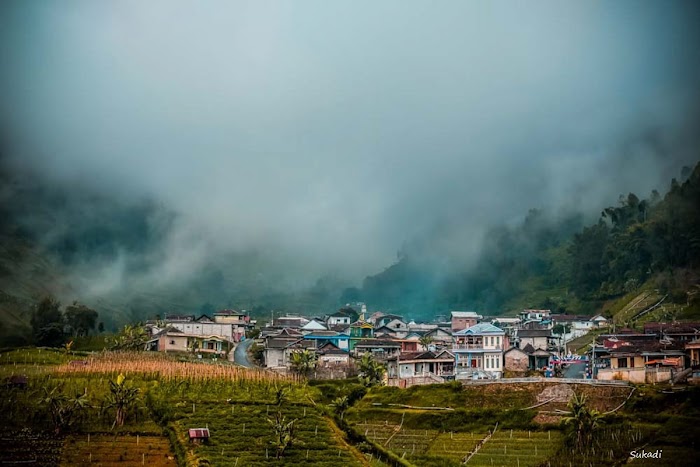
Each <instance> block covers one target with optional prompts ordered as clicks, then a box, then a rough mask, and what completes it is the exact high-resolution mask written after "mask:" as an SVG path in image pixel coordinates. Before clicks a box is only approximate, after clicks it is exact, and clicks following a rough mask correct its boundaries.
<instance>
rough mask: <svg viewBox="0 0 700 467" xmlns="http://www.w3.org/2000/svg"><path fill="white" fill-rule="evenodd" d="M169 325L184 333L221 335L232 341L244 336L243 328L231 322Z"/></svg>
mask: <svg viewBox="0 0 700 467" xmlns="http://www.w3.org/2000/svg"><path fill="white" fill-rule="evenodd" d="M168 325H169V326H172V327H174V328H175V329H179V330H180V331H182V332H184V333H186V334H194V335H198V336H212V335H215V336H221V337H225V338H227V339H229V340H231V341H233V342H238V341H240V340H241V338H242V337H243V336H245V328H241V327H238V326H237V325H233V324H221V323H197V322H185V323H168Z"/></svg>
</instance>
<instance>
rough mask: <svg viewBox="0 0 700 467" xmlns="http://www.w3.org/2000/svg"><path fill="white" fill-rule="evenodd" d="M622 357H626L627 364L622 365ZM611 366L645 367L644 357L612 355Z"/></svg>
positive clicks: (614, 368) (621, 367) (623, 367)
mask: <svg viewBox="0 0 700 467" xmlns="http://www.w3.org/2000/svg"><path fill="white" fill-rule="evenodd" d="M620 358H622V359H626V361H627V366H626V367H625V366H620V364H621V362H620ZM610 368H611V369H613V370H617V369H625V368H644V357H641V356H635V357H610Z"/></svg>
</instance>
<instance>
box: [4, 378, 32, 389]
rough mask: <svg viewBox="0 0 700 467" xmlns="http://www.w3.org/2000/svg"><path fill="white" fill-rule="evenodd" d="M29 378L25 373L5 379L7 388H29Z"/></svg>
mask: <svg viewBox="0 0 700 467" xmlns="http://www.w3.org/2000/svg"><path fill="white" fill-rule="evenodd" d="M27 383H28V379H27V377H26V376H25V375H12V376H10V377H9V378H6V379H5V386H6V387H7V388H16V389H27Z"/></svg>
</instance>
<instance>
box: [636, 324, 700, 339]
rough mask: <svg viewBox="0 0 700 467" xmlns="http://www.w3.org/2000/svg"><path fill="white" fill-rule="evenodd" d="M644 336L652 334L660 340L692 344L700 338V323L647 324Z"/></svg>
mask: <svg viewBox="0 0 700 467" xmlns="http://www.w3.org/2000/svg"><path fill="white" fill-rule="evenodd" d="M644 334H651V335H654V336H656V337H658V338H659V339H663V338H664V337H665V338H667V339H671V340H677V341H680V342H690V341H692V340H695V339H697V338H700V322H686V323H645V324H644Z"/></svg>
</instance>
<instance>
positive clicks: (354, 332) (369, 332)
mask: <svg viewBox="0 0 700 467" xmlns="http://www.w3.org/2000/svg"><path fill="white" fill-rule="evenodd" d="M373 337H374V326H372V324H371V323H368V322H367V321H364V320H363V319H359V320H357V321H355V322H354V323H352V324H351V325H350V350H353V349H354V348H355V345H356V344H357V342H358V341H360V340H362V339H370V338H373Z"/></svg>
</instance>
